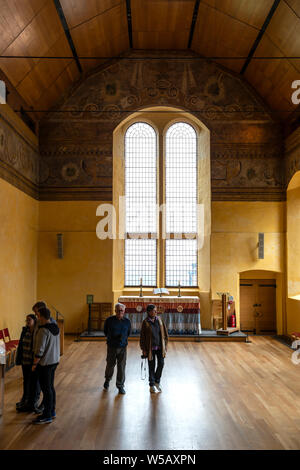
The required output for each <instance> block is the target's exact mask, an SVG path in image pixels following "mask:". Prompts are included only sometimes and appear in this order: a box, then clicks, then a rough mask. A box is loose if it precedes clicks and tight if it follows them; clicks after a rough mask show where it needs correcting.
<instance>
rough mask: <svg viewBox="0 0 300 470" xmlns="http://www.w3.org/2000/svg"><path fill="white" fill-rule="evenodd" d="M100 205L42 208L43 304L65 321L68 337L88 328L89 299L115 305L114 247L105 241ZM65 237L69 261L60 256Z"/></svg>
mask: <svg viewBox="0 0 300 470" xmlns="http://www.w3.org/2000/svg"><path fill="white" fill-rule="evenodd" d="M99 204H101V202H97V201H57V202H56V201H53V202H40V205H39V213H40V226H39V240H38V285H37V298H38V299H39V300H45V301H46V302H47V304H49V306H51V305H53V306H54V307H56V309H57V310H58V311H60V312H61V313H62V314H63V315H64V317H65V331H66V332H67V333H77V332H78V331H80V332H81V331H82V330H83V329H85V328H86V327H87V318H88V308H87V305H86V295H87V294H93V295H94V301H95V302H112V241H111V240H99V238H97V236H96V226H97V223H98V222H99V220H100V218H99V217H97V216H96V209H97V207H98V205H99ZM57 233H62V234H63V244H64V257H63V259H59V258H58V255H57V237H56V234H57Z"/></svg>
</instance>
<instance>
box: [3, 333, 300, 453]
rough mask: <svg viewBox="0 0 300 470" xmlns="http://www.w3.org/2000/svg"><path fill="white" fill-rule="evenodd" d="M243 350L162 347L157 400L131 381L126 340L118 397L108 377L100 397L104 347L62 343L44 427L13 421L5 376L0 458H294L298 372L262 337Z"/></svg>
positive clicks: (16, 382) (135, 374)
mask: <svg viewBox="0 0 300 470" xmlns="http://www.w3.org/2000/svg"><path fill="white" fill-rule="evenodd" d="M251 341H252V342H251V343H249V344H246V343H224V342H220V343H217V342H207V343H206V342H202V343H196V342H171V343H170V345H169V351H168V356H167V359H166V362H165V369H164V371H163V379H162V386H163V392H162V393H161V394H157V395H152V394H150V393H149V388H148V382H147V379H146V380H141V368H140V364H141V359H140V351H139V348H138V343H137V342H134V341H131V342H130V343H129V346H128V357H127V370H126V372H127V375H126V384H125V385H126V391H127V393H126V395H124V396H121V395H118V394H117V390H116V388H115V376H114V378H113V381H112V382H111V386H110V389H109V391H108V392H104V391H103V389H102V386H103V382H104V369H105V358H106V345H105V343H104V342H73V339H72V338H67V340H66V348H65V354H64V355H63V356H62V358H61V363H60V365H59V367H58V369H57V372H56V392H57V418H56V420H55V421H53V422H52V423H51V424H48V425H40V426H34V425H32V424H31V421H32V419H33V418H34V417H35V415H33V414H28V413H25V414H24V413H22V414H17V413H16V411H15V403H16V402H17V401H18V400H19V399H20V397H21V386H22V378H21V370H20V367H14V368H13V369H12V370H10V371H9V372H7V374H6V378H5V381H6V383H5V409H4V415H3V417H2V418H0V449H2V450H3V449H15V450H16V449H25V450H27V449H41V450H44V449H57V450H60V449H73V450H75V449H91V450H95V449H109V450H115V449H119V450H124V449H126V450H137V449H149V450H153V449H166V450H169V449H170V450H172V449H174V450H175V449H179V450H186V449H191V450H195V449H299V448H300V364H299V365H295V364H293V363H292V361H291V356H292V353H293V351H292V350H291V349H289V348H288V347H287V346H285V345H284V344H281V343H280V342H278V341H277V340H276V339H274V338H272V337H263V336H261V337H251Z"/></svg>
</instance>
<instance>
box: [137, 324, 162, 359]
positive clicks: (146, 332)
mask: <svg viewBox="0 0 300 470" xmlns="http://www.w3.org/2000/svg"><path fill="white" fill-rule="evenodd" d="M157 321H158V322H159V326H160V334H161V351H162V355H163V357H165V356H166V352H167V346H168V339H169V337H168V331H167V328H166V325H165V324H164V322H163V321H162V319H161V318H159V317H157ZM140 346H141V350H142V351H145V352H146V354H147V357H148V359H149V361H152V327H151V325H150V322H149V321H148V320H147V318H145V320H144V321H143V323H142V328H141V336H140Z"/></svg>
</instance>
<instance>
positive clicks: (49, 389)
mask: <svg viewBox="0 0 300 470" xmlns="http://www.w3.org/2000/svg"><path fill="white" fill-rule="evenodd" d="M56 367H57V364H51V365H50V366H40V365H39V364H38V365H37V372H38V377H39V381H40V384H41V389H42V392H43V403H44V411H43V414H42V416H43V418H51V416H52V414H53V413H54V411H55V406H56V393H55V388H54V375H55V370H56Z"/></svg>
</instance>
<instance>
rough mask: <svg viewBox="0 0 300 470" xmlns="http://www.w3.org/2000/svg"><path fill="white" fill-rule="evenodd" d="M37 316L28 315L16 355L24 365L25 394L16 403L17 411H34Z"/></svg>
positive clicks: (17, 362)
mask: <svg viewBox="0 0 300 470" xmlns="http://www.w3.org/2000/svg"><path fill="white" fill-rule="evenodd" d="M35 325H36V317H35V315H33V314H29V315H27V316H26V326H24V327H23V329H22V333H21V337H20V341H19V345H18V350H17V357H16V364H17V365H20V366H22V372H23V396H22V398H21V401H19V402H18V403H16V408H17V411H33V409H34V397H33V396H32V395H33V393H32V385H31V375H32V364H33V333H34V329H35Z"/></svg>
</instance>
